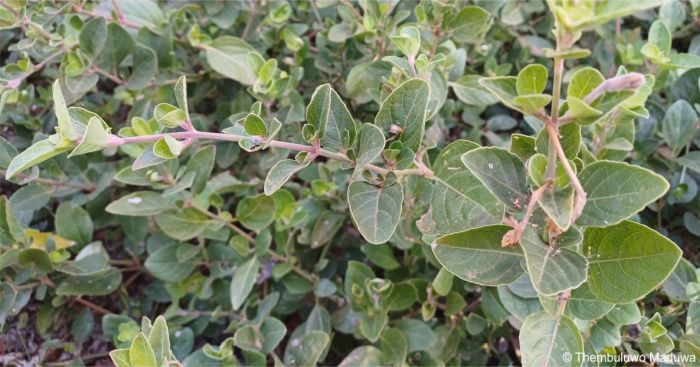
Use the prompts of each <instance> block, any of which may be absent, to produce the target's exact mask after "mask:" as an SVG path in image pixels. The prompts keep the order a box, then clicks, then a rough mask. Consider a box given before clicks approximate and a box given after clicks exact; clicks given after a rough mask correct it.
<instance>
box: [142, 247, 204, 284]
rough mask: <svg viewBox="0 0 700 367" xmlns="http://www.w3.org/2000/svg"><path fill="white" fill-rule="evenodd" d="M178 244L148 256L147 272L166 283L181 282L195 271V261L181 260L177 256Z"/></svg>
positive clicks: (145, 263)
mask: <svg viewBox="0 0 700 367" xmlns="http://www.w3.org/2000/svg"><path fill="white" fill-rule="evenodd" d="M178 248H180V246H179V245H178V244H169V245H165V246H163V247H161V248H159V249H158V250H156V251H155V252H153V253H152V254H150V255H149V256H148V258H147V259H146V261H145V262H144V266H145V267H146V270H148V271H149V272H150V273H151V274H153V276H155V277H156V278H158V279H161V280H164V281H166V282H179V281H182V280H183V279H185V278H187V277H188V276H189V275H190V274H191V273H192V271H193V270H194V269H195V259H188V260H181V259H179V258H178V256H177V252H178Z"/></svg>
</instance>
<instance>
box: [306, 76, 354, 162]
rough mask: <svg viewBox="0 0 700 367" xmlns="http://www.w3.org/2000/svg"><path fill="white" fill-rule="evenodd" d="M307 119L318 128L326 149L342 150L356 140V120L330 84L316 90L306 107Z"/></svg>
mask: <svg viewBox="0 0 700 367" xmlns="http://www.w3.org/2000/svg"><path fill="white" fill-rule="evenodd" d="M306 121H307V122H308V123H309V124H311V125H312V126H313V127H314V128H315V129H316V134H317V137H318V138H320V139H321V145H322V146H323V147H324V148H326V149H329V150H331V151H334V152H338V151H342V150H345V149H347V148H349V147H350V146H352V144H353V142H354V141H355V134H356V131H355V120H353V118H352V115H350V111H348V108H347V106H345V103H343V100H342V99H340V96H339V95H338V93H337V92H336V91H335V90H333V88H331V86H330V84H324V85H322V86H320V87H318V88H316V90H315V91H314V93H313V95H312V96H311V101H310V102H309V105H308V106H307V107H306Z"/></svg>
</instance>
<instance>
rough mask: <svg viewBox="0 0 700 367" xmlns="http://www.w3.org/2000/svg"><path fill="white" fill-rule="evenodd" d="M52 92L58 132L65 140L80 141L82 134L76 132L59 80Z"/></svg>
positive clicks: (54, 84) (54, 83)
mask: <svg viewBox="0 0 700 367" xmlns="http://www.w3.org/2000/svg"><path fill="white" fill-rule="evenodd" d="M52 91H53V104H54V111H55V113H56V119H57V120H58V127H57V128H56V132H57V133H58V134H59V135H60V136H61V137H62V138H64V139H67V140H70V141H75V140H78V139H79V138H80V133H79V132H78V131H76V130H75V127H73V122H72V121H71V119H70V115H68V106H66V101H65V99H64V98H63V93H62V92H61V83H59V82H58V80H56V81H55V82H53V87H52Z"/></svg>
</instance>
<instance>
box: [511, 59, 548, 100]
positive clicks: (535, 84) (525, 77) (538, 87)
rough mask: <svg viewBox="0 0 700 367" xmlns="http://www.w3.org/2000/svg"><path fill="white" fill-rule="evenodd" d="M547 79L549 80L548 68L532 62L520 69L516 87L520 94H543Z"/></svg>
mask: <svg viewBox="0 0 700 367" xmlns="http://www.w3.org/2000/svg"><path fill="white" fill-rule="evenodd" d="M547 80H549V72H548V71H547V68H546V67H544V65H541V64H531V65H528V66H526V67H524V68H523V69H522V70H520V72H519V73H518V78H517V81H516V84H515V88H516V91H517V92H518V95H519V96H525V95H528V94H541V93H542V92H543V91H544V88H545V87H546V86H547Z"/></svg>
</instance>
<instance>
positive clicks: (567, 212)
mask: <svg viewBox="0 0 700 367" xmlns="http://www.w3.org/2000/svg"><path fill="white" fill-rule="evenodd" d="M538 202H539V204H540V207H541V208H542V210H544V212H545V213H547V215H548V216H549V218H550V219H552V221H553V222H554V224H556V225H557V227H559V229H561V230H562V231H566V230H567V229H569V227H570V226H571V219H572V217H571V213H572V210H573V206H574V189H573V188H571V186H566V187H565V188H563V189H557V188H555V187H551V186H550V187H549V188H547V189H545V190H544V192H543V193H542V196H541V197H540V199H539V201H538Z"/></svg>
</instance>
